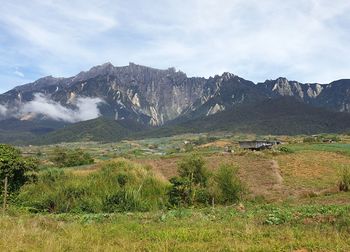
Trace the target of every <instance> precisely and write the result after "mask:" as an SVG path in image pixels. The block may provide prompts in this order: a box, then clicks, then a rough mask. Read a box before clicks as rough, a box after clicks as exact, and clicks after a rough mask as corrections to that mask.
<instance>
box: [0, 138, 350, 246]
mask: <svg viewBox="0 0 350 252" xmlns="http://www.w3.org/2000/svg"><path fill="white" fill-rule="evenodd" d="M250 137H251V136H231V135H217V136H213V135H211V136H208V135H199V136H198V135H185V136H178V137H173V138H160V139H146V140H140V141H135V142H130V141H127V142H120V143H116V144H113V145H110V144H108V145H103V144H96V143H86V144H83V145H82V144H80V143H77V144H71V145H61V146H60V147H57V146H45V147H40V148H39V147H27V148H22V150H23V152H24V153H27V154H26V155H29V156H30V157H27V158H24V159H21V158H20V157H19V156H18V152H16V151H15V153H16V156H15V157H16V158H17V159H19V160H22V161H23V162H24V163H21V164H28V165H29V166H26V170H25V173H24V175H30V176H25V178H26V180H24V183H25V184H24V185H23V183H21V184H20V185H19V187H17V188H15V189H13V190H11V195H10V196H11V197H10V198H9V204H8V209H7V211H6V214H5V215H3V216H1V217H0V232H1V234H2V235H1V236H0V250H1V251H38V250H39V251H62V250H63V251H66V250H68V251H71V250H73V251H91V250H92V251H125V250H130V251H350V243H349V240H350V192H349V187H350V159H349V156H348V153H349V151H350V149H349V142H350V139H349V138H348V136H340V137H338V136H337V137H336V138H335V139H336V141H337V143H322V142H319V141H317V142H309V141H304V139H305V138H306V137H305V136H300V137H293V138H291V137H287V136H286V137H281V138H282V140H283V141H284V142H285V143H288V144H285V145H282V146H279V147H277V148H275V149H273V150H266V151H263V152H250V151H244V150H241V149H239V148H238V146H237V144H236V143H237V140H239V139H242V138H243V139H246V138H248V139H249V138H250ZM269 138H271V139H273V137H272V136H270V137H269ZM323 138H328V136H326V137H323ZM323 138H322V139H323ZM11 150H12V151H13V149H11ZM34 156H35V157H36V159H37V162H34V161H35V160H34V159H33V157H34ZM58 157H64V159H62V158H58ZM60 160H65V163H63V162H59V161H60ZM77 160H78V161H79V160H80V161H81V162H80V161H79V162H77V163H75V161H77ZM0 163H1V162H0ZM35 165H37V166H36V167H35ZM76 165H82V166H76ZM69 166H73V167H69ZM11 183H12V181H11Z"/></svg>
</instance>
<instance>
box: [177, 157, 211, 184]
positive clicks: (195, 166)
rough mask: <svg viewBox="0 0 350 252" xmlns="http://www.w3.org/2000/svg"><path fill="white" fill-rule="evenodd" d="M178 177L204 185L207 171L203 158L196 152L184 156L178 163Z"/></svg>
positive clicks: (206, 179) (207, 175) (207, 174)
mask: <svg viewBox="0 0 350 252" xmlns="http://www.w3.org/2000/svg"><path fill="white" fill-rule="evenodd" d="M178 172H179V175H180V177H182V178H187V179H188V180H189V181H190V182H191V183H193V184H198V185H200V186H206V184H207V181H208V177H209V173H208V170H207V169H206V167H205V162H204V160H203V158H202V157H201V156H199V155H197V154H193V155H191V156H188V157H186V158H185V159H184V160H182V161H181V162H180V164H179V168H178Z"/></svg>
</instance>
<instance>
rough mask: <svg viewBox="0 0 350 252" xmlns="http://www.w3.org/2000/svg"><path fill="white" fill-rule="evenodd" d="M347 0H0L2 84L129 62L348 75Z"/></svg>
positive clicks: (315, 77)
mask: <svg viewBox="0 0 350 252" xmlns="http://www.w3.org/2000/svg"><path fill="white" fill-rule="evenodd" d="M349 13H350V1H348V0H332V1H330V0H284V1H280V0H264V1H261V0H212V1H210V0H177V1H173V0H128V1H125V0H26V1H23V0H11V1H8V0H0V93H2V92H4V91H6V90H8V89H10V88H12V87H14V86H15V85H19V84H23V83H27V82H30V81H32V80H35V79H38V78H40V77H42V76H46V75H53V76H63V77H68V76H72V75H75V74H77V73H78V72H80V71H81V70H87V69H89V68H90V67H91V66H94V65H98V64H102V63H104V62H107V61H109V62H112V63H113V64H114V65H117V66H121V65H127V64H128V63H129V62H134V63H137V64H142V65H148V66H152V67H157V68H168V67H169V66H174V67H176V68H177V69H180V70H182V71H184V72H186V73H187V74H188V75H189V76H206V77H208V76H211V75H215V74H221V73H222V72H224V71H229V72H232V73H235V74H237V75H240V76H241V77H243V78H246V79H250V80H253V81H255V82H258V81H263V80H265V79H273V78H276V77H279V76H285V77H287V78H289V79H293V80H299V81H303V82H321V83H326V82H329V81H332V80H335V79H340V78H350V42H349V41H350V15H349Z"/></svg>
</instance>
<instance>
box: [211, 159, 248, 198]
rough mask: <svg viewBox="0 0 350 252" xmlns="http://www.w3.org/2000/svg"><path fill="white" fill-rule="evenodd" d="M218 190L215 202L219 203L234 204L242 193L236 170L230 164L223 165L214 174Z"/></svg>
mask: <svg viewBox="0 0 350 252" xmlns="http://www.w3.org/2000/svg"><path fill="white" fill-rule="evenodd" d="M215 182H216V186H217V188H218V192H219V193H218V195H217V198H216V201H217V202H219V203H223V204H227V203H236V202H238V201H239V200H240V199H241V196H242V193H243V191H244V189H243V185H242V183H241V181H240V179H239V177H238V168H237V167H236V166H234V165H232V164H223V165H221V166H220V168H219V170H218V171H217V173H216V174H215Z"/></svg>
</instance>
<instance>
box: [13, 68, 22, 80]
mask: <svg viewBox="0 0 350 252" xmlns="http://www.w3.org/2000/svg"><path fill="white" fill-rule="evenodd" d="M13 73H14V74H15V75H17V76H19V77H22V78H23V77H24V74H23V73H22V72H21V71H18V70H15V71H14V72H13Z"/></svg>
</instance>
